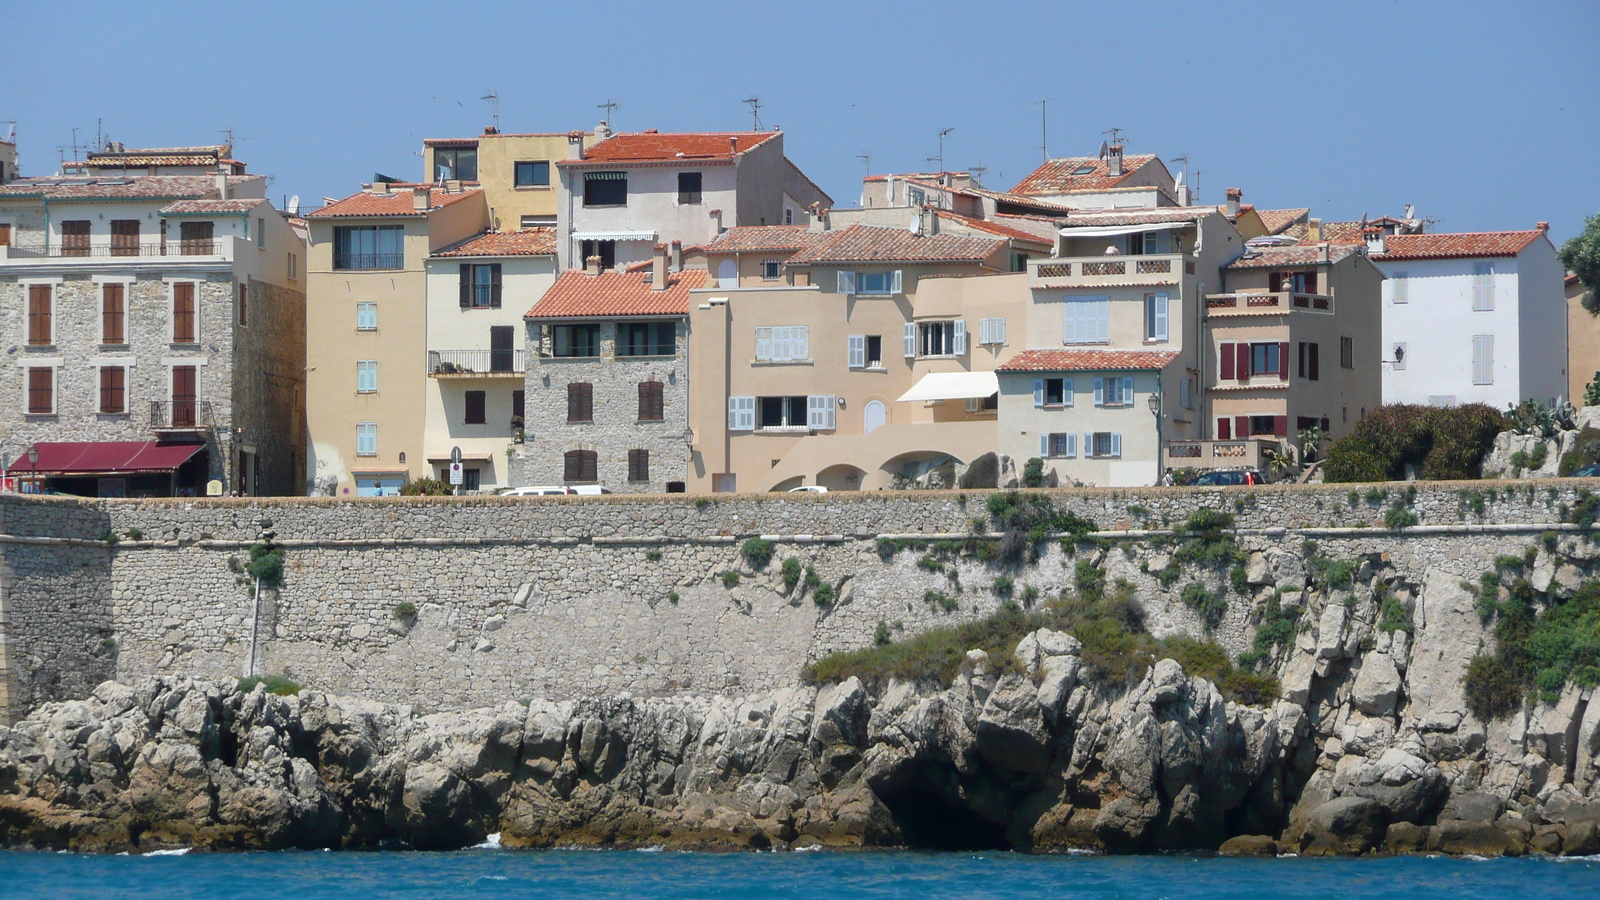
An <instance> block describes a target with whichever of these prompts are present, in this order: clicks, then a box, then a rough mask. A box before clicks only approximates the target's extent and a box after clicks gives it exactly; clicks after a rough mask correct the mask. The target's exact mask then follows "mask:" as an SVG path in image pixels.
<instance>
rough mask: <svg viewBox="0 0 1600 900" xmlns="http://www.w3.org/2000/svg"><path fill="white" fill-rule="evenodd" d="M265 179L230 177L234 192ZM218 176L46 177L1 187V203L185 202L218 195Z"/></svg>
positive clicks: (251, 176)
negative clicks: (19, 199) (20, 200)
mask: <svg viewBox="0 0 1600 900" xmlns="http://www.w3.org/2000/svg"><path fill="white" fill-rule="evenodd" d="M263 180H264V176H261V175H229V176H228V185H229V187H230V188H232V187H234V186H238V185H243V184H247V183H250V182H261V181H263ZM216 190H217V177H216V176H215V175H128V176H111V177H107V176H92V175H86V176H81V177H73V176H65V177H63V176H59V175H51V176H42V177H38V178H19V179H17V180H16V181H13V182H11V183H9V184H4V185H0V200H3V199H5V198H7V197H43V198H45V199H47V200H124V199H126V200H162V199H170V200H183V199H200V198H204V197H207V196H209V195H211V194H214V193H216Z"/></svg>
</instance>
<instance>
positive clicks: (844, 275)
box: [838, 272, 856, 294]
mask: <svg viewBox="0 0 1600 900" xmlns="http://www.w3.org/2000/svg"><path fill="white" fill-rule="evenodd" d="M855 292H856V273H854V272H840V273H839V289H838V293H841V294H854V293H855Z"/></svg>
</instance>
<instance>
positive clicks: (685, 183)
mask: <svg viewBox="0 0 1600 900" xmlns="http://www.w3.org/2000/svg"><path fill="white" fill-rule="evenodd" d="M678 202H679V203H699V202H700V173H699V172H679V173H678Z"/></svg>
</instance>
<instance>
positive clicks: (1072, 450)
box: [1067, 432, 1078, 459]
mask: <svg viewBox="0 0 1600 900" xmlns="http://www.w3.org/2000/svg"><path fill="white" fill-rule="evenodd" d="M1077 455H1078V435H1077V433H1076V432H1074V433H1072V434H1069V435H1067V458H1068V459H1073V458H1075V457H1076V456H1077Z"/></svg>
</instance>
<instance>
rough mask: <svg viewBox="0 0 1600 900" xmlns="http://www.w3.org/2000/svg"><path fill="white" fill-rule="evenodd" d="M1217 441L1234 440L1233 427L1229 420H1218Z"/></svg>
mask: <svg viewBox="0 0 1600 900" xmlns="http://www.w3.org/2000/svg"><path fill="white" fill-rule="evenodd" d="M1217 440H1219V441H1231V440H1233V425H1232V423H1230V422H1229V421H1228V420H1227V419H1218V420H1217Z"/></svg>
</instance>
